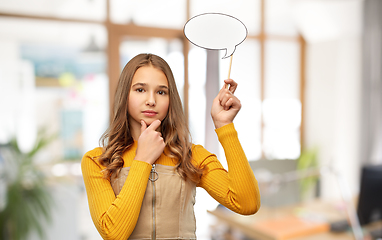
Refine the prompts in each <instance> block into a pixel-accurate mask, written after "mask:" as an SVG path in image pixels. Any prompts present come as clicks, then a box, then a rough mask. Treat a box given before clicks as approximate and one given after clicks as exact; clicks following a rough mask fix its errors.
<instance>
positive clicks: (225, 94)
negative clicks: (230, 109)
mask: <svg viewBox="0 0 382 240" xmlns="http://www.w3.org/2000/svg"><path fill="white" fill-rule="evenodd" d="M232 96H233V94H232V93H231V92H230V91H229V90H228V89H222V90H221V91H220V92H219V101H220V104H224V103H225V102H227V100H228V99H229V98H231V97H232Z"/></svg>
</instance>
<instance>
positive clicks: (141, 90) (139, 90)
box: [135, 88, 144, 92]
mask: <svg viewBox="0 0 382 240" xmlns="http://www.w3.org/2000/svg"><path fill="white" fill-rule="evenodd" d="M135 91H137V92H143V91H144V90H143V88H137V89H135Z"/></svg>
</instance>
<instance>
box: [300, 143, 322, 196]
mask: <svg viewBox="0 0 382 240" xmlns="http://www.w3.org/2000/svg"><path fill="white" fill-rule="evenodd" d="M317 152H318V150H317V148H313V149H309V150H303V151H302V152H301V155H300V157H299V158H298V159H297V170H298V171H301V172H304V171H305V172H307V171H309V170H310V172H311V173H308V174H307V176H305V177H303V178H301V179H300V181H299V183H300V194H301V196H300V197H301V199H302V200H308V199H309V198H310V197H312V196H314V194H315V191H314V190H315V189H316V186H317V182H318V179H319V175H318V173H319V169H318V162H317Z"/></svg>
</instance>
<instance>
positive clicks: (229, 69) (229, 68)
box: [225, 54, 233, 89]
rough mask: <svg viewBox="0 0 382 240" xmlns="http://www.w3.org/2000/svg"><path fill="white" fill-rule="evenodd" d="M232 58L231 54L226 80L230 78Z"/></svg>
mask: <svg viewBox="0 0 382 240" xmlns="http://www.w3.org/2000/svg"><path fill="white" fill-rule="evenodd" d="M232 58H233V54H232V55H231V58H230V60H229V67H228V78H227V79H229V78H230V77H231V66H232ZM225 85H226V88H227V89H228V88H229V86H228V84H225Z"/></svg>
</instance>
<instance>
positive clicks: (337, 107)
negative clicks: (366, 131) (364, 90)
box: [300, 0, 362, 199]
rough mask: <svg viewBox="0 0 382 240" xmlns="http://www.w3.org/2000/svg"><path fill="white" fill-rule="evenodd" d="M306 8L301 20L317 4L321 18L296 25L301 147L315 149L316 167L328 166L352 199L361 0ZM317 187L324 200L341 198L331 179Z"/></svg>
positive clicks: (356, 153) (356, 182)
mask: <svg viewBox="0 0 382 240" xmlns="http://www.w3.org/2000/svg"><path fill="white" fill-rule="evenodd" d="M310 3H312V5H310V6H307V5H306V4H305V3H304V5H305V6H304V10H305V14H306V15H305V17H307V18H309V14H310V12H309V11H312V12H314V8H315V6H316V5H315V4H316V3H321V4H322V5H321V6H320V11H321V13H322V14H320V15H316V16H314V14H311V15H312V16H313V18H317V19H314V20H311V21H310V20H309V19H308V20H307V19H305V20H306V21H305V23H304V25H303V26H301V30H302V32H303V34H304V37H305V38H306V39H307V75H306V92H305V96H306V112H305V120H306V121H305V133H306V135H305V136H306V139H305V144H306V147H307V148H310V147H316V146H317V147H318V148H319V156H318V157H319V162H320V164H321V166H328V165H331V166H333V167H334V168H335V169H336V170H337V171H338V173H339V174H340V175H341V176H343V177H344V179H345V181H346V182H347V184H348V185H349V186H350V190H351V193H352V194H353V195H354V194H356V193H357V192H358V189H359V172H360V164H361V160H360V124H361V121H360V117H361V116H360V114H361V111H360V109H361V105H360V104H361V81H362V79H361V70H362V69H361V67H362V62H361V60H362V59H361V50H362V49H361V47H362V36H361V32H362V31H361V25H362V1H360V0H347V1H310ZM320 16H321V17H324V16H325V18H326V20H325V21H323V24H324V27H322V26H319V25H320V21H319V20H320ZM300 20H303V18H300ZM307 22H308V23H309V22H310V25H309V24H307ZM327 26H330V29H329V30H328V29H327V30H325V27H327ZM312 29H316V30H317V31H320V30H322V31H323V34H322V35H320V37H316V36H318V35H319V34H318V35H317V32H315V33H311V30H312ZM304 30H305V31H304ZM325 31H326V32H325ZM321 187H322V188H321V190H322V196H323V198H330V199H331V198H338V197H339V196H340V195H339V189H338V185H337V183H336V179H335V178H334V177H333V175H332V174H329V175H325V176H324V177H323V178H322V182H321Z"/></svg>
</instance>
